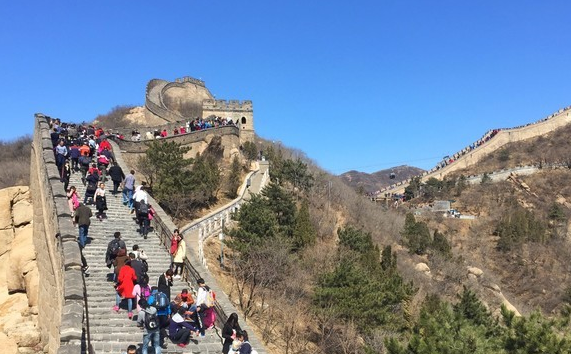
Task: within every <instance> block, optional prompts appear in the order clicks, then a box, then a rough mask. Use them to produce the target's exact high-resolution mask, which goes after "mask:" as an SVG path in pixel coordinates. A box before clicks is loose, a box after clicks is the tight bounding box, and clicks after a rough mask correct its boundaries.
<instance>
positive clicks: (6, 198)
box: [0, 188, 12, 230]
mask: <svg viewBox="0 0 571 354" xmlns="http://www.w3.org/2000/svg"><path fill="white" fill-rule="evenodd" d="M10 189H11V188H5V189H2V190H0V230H6V229H12V197H11V196H12V193H8V191H9V190H10Z"/></svg>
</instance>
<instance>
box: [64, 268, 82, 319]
mask: <svg viewBox="0 0 571 354" xmlns="http://www.w3.org/2000/svg"><path fill="white" fill-rule="evenodd" d="M63 287H64V299H66V300H81V301H82V302H83V292H84V287H83V274H82V273H81V270H79V269H69V270H66V271H65V272H64V275H63ZM66 306H67V303H66ZM81 308H82V313H83V305H82V306H81ZM64 313H65V311H64Z"/></svg>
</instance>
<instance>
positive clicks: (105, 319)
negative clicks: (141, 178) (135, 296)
mask: <svg viewBox="0 0 571 354" xmlns="http://www.w3.org/2000/svg"><path fill="white" fill-rule="evenodd" d="M124 172H128V171H124ZM69 185H70V186H72V185H74V186H76V188H77V190H78V194H79V195H80V197H83V196H84V192H85V187H84V186H83V184H82V182H81V177H80V173H75V174H73V175H72V177H71V181H70V184H69ZM112 188H113V183H112V182H111V181H110V180H109V181H107V183H106V191H107V192H106V195H107V206H108V208H109V210H108V211H107V217H108V218H107V219H104V220H103V221H99V220H97V218H96V217H95V212H96V210H95V206H94V205H92V206H91V208H92V211H93V214H94V216H93V217H92V219H91V226H90V228H89V239H88V244H87V246H86V247H85V249H84V256H85V258H86V259H87V263H88V264H89V267H90V275H88V276H86V277H85V283H86V289H87V302H88V317H89V321H88V326H89V331H88V332H89V339H90V343H91V348H92V351H91V352H90V353H97V354H99V353H110V354H111V353H113V354H119V353H122V352H123V351H125V350H126V348H127V346H128V345H130V344H136V345H137V346H140V345H141V344H142V338H143V334H142V330H141V329H139V328H138V327H137V325H136V322H135V321H134V320H129V319H128V317H127V310H126V306H127V305H126V303H124V304H122V309H121V311H120V312H119V313H115V312H114V311H113V310H112V307H113V305H115V289H114V288H113V282H112V281H110V280H109V279H110V278H109V277H110V275H111V272H112V269H113V268H111V269H108V268H107V266H106V265H105V252H106V250H107V244H108V243H109V241H111V240H112V239H113V233H114V232H115V231H119V232H121V235H122V239H123V240H124V241H125V243H126V245H127V250H128V251H129V250H131V249H132V246H133V245H134V244H138V245H139V247H140V249H143V250H145V252H146V253H147V255H148V257H149V258H148V264H149V272H148V274H149V279H150V284H151V285H156V283H157V280H158V277H159V275H160V274H162V273H163V272H164V271H166V270H167V269H168V268H169V266H170V263H171V260H170V255H169V254H168V252H167V250H166V249H165V248H164V247H163V246H161V244H160V242H159V239H158V236H157V235H156V234H155V233H154V232H150V233H149V235H148V239H146V240H145V239H143V238H142V237H141V236H140V235H139V233H138V231H137V229H138V225H137V224H136V223H135V221H134V220H133V214H130V213H129V211H128V209H127V207H125V206H123V204H122V196H121V194H120V193H119V194H118V195H117V197H114V196H113V195H111V191H112ZM81 200H82V199H81ZM183 288H189V289H191V291H192V289H193V288H192V285H191V284H189V283H187V282H184V281H181V280H175V283H174V286H173V287H172V289H171V296H172V297H174V295H176V294H178V293H180V292H181V290H182V289H183ZM134 314H136V311H134ZM219 331H220V330H219ZM167 343H168V348H167V349H166V350H165V349H163V351H162V352H163V353H169V354H170V353H221V351H222V345H221V341H220V338H219V337H218V336H217V335H216V333H215V332H214V331H213V330H209V331H207V333H206V336H205V337H204V338H200V339H198V340H195V341H194V342H191V343H190V344H189V345H188V346H187V348H185V349H182V348H180V347H178V346H176V345H174V344H173V343H171V342H170V341H169V340H167ZM149 353H152V350H151V351H149Z"/></svg>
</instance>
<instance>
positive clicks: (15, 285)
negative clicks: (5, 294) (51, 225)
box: [6, 224, 36, 292]
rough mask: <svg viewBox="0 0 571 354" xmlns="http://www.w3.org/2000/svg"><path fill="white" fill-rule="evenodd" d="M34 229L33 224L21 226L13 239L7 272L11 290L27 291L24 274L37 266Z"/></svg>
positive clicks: (7, 282)
mask: <svg viewBox="0 0 571 354" xmlns="http://www.w3.org/2000/svg"><path fill="white" fill-rule="evenodd" d="M33 231H34V230H33V227H32V225H31V224H28V225H26V226H25V227H22V228H19V229H18V230H17V231H16V236H15V237H14V241H12V250H11V251H10V254H9V256H8V270H7V274H6V285H7V287H8V291H10V292H15V291H26V282H25V280H24V276H25V275H26V274H27V273H28V272H30V271H31V270H32V269H34V268H35V267H36V264H35V263H36V251H35V249H34V246H33V241H32V236H33Z"/></svg>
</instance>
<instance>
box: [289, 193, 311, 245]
mask: <svg viewBox="0 0 571 354" xmlns="http://www.w3.org/2000/svg"><path fill="white" fill-rule="evenodd" d="M315 238H316V232H315V228H314V227H313V224H312V223H311V218H310V216H309V204H308V202H307V200H304V201H303V202H302V203H301V207H300V208H299V211H298V212H297V214H296V216H295V227H294V230H293V239H294V247H295V248H296V249H301V248H304V247H305V246H307V245H312V244H313V243H315Z"/></svg>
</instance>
